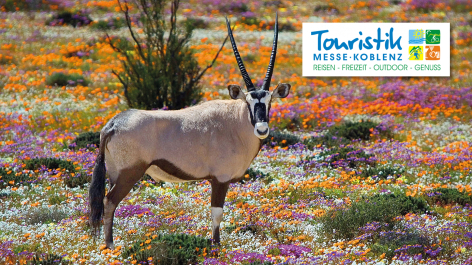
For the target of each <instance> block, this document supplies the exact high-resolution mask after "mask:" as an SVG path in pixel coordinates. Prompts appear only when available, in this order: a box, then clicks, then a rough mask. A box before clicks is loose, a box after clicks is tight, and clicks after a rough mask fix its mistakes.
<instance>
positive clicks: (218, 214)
mask: <svg viewBox="0 0 472 265" xmlns="http://www.w3.org/2000/svg"><path fill="white" fill-rule="evenodd" d="M228 187H229V182H228V183H220V182H218V180H217V179H216V178H213V179H212V180H211V222H212V234H213V241H214V242H215V243H216V244H219V243H220V223H221V220H222V219H223V205H224V204H225V197H226V192H227V191H228Z"/></svg>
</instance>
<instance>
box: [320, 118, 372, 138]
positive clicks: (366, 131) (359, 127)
mask: <svg viewBox="0 0 472 265" xmlns="http://www.w3.org/2000/svg"><path fill="white" fill-rule="evenodd" d="M377 126H378V124H377V123H375V122H372V121H359V122H346V123H344V124H341V125H338V126H333V127H330V128H329V133H330V134H332V135H334V136H337V137H343V138H346V139H348V140H356V139H361V140H369V139H370V134H371V133H372V131H373V129H375V127H377Z"/></svg>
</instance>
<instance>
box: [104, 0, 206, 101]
mask: <svg viewBox="0 0 472 265" xmlns="http://www.w3.org/2000/svg"><path fill="white" fill-rule="evenodd" d="M166 2H167V0H156V1H150V0H143V1H140V2H139V3H140V4H139V5H137V4H136V2H128V4H129V5H130V6H132V7H133V9H134V10H137V12H138V14H139V24H141V25H142V28H143V30H144V35H145V36H144V37H143V38H140V37H139V35H138V34H137V33H136V31H135V29H133V28H131V29H130V33H131V36H132V37H133V38H132V41H131V43H129V44H127V45H126V46H127V47H133V48H132V49H131V50H128V51H127V50H123V49H122V48H120V47H119V46H117V45H114V43H113V42H112V41H108V43H109V44H110V45H111V46H112V48H113V49H114V50H115V51H116V52H118V53H119V54H120V56H121V57H122V58H123V60H121V63H122V68H123V71H121V72H115V71H113V73H114V74H115V75H116V76H117V77H118V79H119V80H120V82H121V83H122V84H123V87H124V95H125V98H126V100H127V102H128V105H129V107H131V108H138V109H147V110H150V109H161V108H164V107H166V108H168V109H181V108H184V107H187V106H190V105H194V104H196V103H197V102H198V101H200V99H201V98H202V93H201V87H200V85H199V82H200V79H201V77H202V76H203V74H204V73H205V71H206V70H207V69H208V68H209V67H211V65H209V66H207V67H205V68H204V69H203V70H202V71H200V66H199V65H198V61H197V59H196V58H195V56H194V51H193V50H192V49H191V48H190V45H189V41H190V39H191V36H192V33H193V30H194V29H195V27H196V26H198V24H193V23H184V26H183V27H182V26H180V27H179V26H178V23H177V10H178V7H179V3H178V2H179V1H178V0H173V1H172V8H171V12H170V20H169V19H168V18H167V16H168V14H167V11H166V10H165V7H166V6H167V5H166ZM143 7H146V9H145V10H143ZM123 13H124V15H125V19H126V21H127V23H131V18H130V16H129V14H128V10H127V9H126V8H125V9H124V10H123ZM123 41H125V39H121V42H123ZM126 41H127V40H126Z"/></svg>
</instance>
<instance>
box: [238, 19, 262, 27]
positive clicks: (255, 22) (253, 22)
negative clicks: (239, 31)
mask: <svg viewBox="0 0 472 265" xmlns="http://www.w3.org/2000/svg"><path fill="white" fill-rule="evenodd" d="M241 23H243V24H246V25H249V26H252V25H259V23H261V21H260V20H259V19H258V18H257V17H245V18H243V19H242V21H241Z"/></svg>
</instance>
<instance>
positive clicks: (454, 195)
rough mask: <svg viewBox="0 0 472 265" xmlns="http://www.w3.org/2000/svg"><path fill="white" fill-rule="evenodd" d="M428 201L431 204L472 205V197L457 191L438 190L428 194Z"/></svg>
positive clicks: (449, 189)
mask: <svg viewBox="0 0 472 265" xmlns="http://www.w3.org/2000/svg"><path fill="white" fill-rule="evenodd" d="M425 198H426V200H427V201H428V202H429V203H431V204H456V203H457V204H460V205H463V206H465V205H467V204H469V205H471V204H472V196H470V195H468V194H467V193H464V192H460V191H458V190H457V189H451V188H437V189H434V190H432V191H430V192H428V193H427V194H426V197H425Z"/></svg>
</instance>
